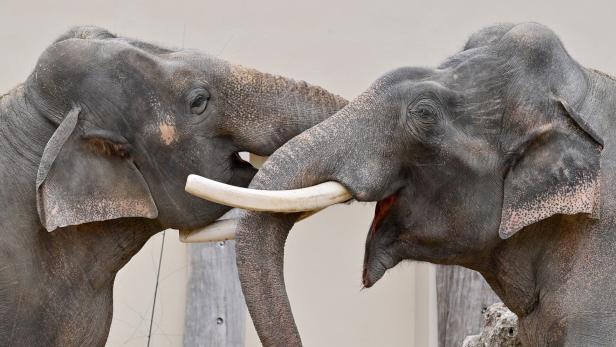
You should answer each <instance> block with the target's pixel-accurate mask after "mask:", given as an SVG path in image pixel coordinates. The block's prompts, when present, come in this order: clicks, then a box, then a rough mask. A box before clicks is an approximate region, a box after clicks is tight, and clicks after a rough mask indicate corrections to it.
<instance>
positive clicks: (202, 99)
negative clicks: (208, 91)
mask: <svg viewBox="0 0 616 347" xmlns="http://www.w3.org/2000/svg"><path fill="white" fill-rule="evenodd" d="M208 100H209V97H207V96H206V95H199V96H197V97H196V98H195V99H194V100H193V101H192V102H191V103H190V112H191V113H193V114H202V113H203V112H205V109H206V108H207V102H208Z"/></svg>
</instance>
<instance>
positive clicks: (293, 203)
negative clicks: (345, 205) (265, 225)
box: [185, 175, 353, 213]
mask: <svg viewBox="0 0 616 347" xmlns="http://www.w3.org/2000/svg"><path fill="white" fill-rule="evenodd" d="M185 189H186V191H187V192H188V193H190V194H192V195H195V196H198V197H200V198H203V199H207V200H210V201H213V202H215V203H219V204H223V205H227V206H233V207H239V208H243V209H247V210H252V211H269V212H287V213H293V212H303V211H312V210H320V209H324V208H326V207H328V206H330V205H334V204H337V203H341V202H345V201H348V200H350V199H351V198H352V197H353V196H352V195H351V192H349V191H348V190H347V189H346V188H345V187H344V186H343V185H342V184H340V183H338V182H333V181H330V182H324V183H321V184H317V185H315V186H311V187H306V188H300V189H293V190H258V189H250V188H241V187H236V186H232V185H228V184H224V183H220V182H217V181H213V180H210V179H208V178H205V177H201V176H197V175H189V176H188V179H187V180H186V188H185Z"/></svg>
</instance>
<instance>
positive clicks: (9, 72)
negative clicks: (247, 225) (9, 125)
mask: <svg viewBox="0 0 616 347" xmlns="http://www.w3.org/2000/svg"><path fill="white" fill-rule="evenodd" d="M613 16H614V5H613V4H612V2H611V1H593V2H592V4H590V3H589V4H584V3H582V2H580V1H542V2H539V1H535V0H523V1H515V2H514V1H509V2H499V1H491V0H482V1H444V0H436V1H429V2H428V1H420V0H398V1H378V2H374V1H372V2H358V1H350V0H344V1H331V0H312V1H305V2H294V1H288V0H277V1H203V0H176V1H158V2H153V1H145V0H141V1H124V0H104V1H103V0H94V1H68V0H55V1H36V2H34V1H32V2H27V1H24V0H2V1H1V2H0V43H1V44H2V54H0V69H1V70H0V71H1V72H0V92H3V91H6V90H8V89H9V88H11V87H13V86H14V85H16V84H17V83H19V82H20V81H23V80H24V79H25V77H26V76H27V74H28V73H29V72H30V71H31V69H32V67H33V66H34V63H35V61H36V58H37V57H38V55H39V54H40V52H41V51H42V50H43V49H44V47H45V46H46V45H48V44H49V43H50V42H51V41H52V40H53V39H54V38H55V37H56V36H58V35H59V34H61V33H62V32H63V31H64V30H66V29H67V28H68V27H70V26H73V25H77V24H95V25H100V26H104V27H106V28H108V29H110V30H111V31H114V32H117V33H120V34H123V35H128V36H134V37H139V38H141V39H145V40H150V41H153V42H159V43H162V44H168V45H173V46H186V47H192V48H200V49H203V50H205V51H207V52H209V53H212V54H215V55H218V56H221V57H223V58H225V59H228V60H231V61H234V62H237V63H242V64H245V65H249V66H253V67H256V68H259V69H262V70H265V71H269V72H273V73H278V74H283V75H288V76H292V77H296V78H300V79H305V80H307V81H310V82H313V83H317V84H319V85H321V86H323V87H325V88H327V89H330V90H332V91H335V92H337V93H339V94H341V95H343V96H345V97H347V98H352V97H353V96H355V95H357V94H358V93H360V92H361V91H362V90H364V89H365V88H366V87H367V86H368V85H369V84H370V83H371V82H372V81H373V80H374V79H375V78H377V77H378V76H379V75H381V74H382V73H384V72H385V71H387V70H389V69H392V68H395V67H398V66H402V65H435V64H436V63H438V62H439V61H441V60H442V59H444V58H445V57H446V56H448V55H449V54H451V53H453V52H454V51H456V50H457V49H459V48H460V47H462V45H463V43H464V41H465V39H466V38H467V36H468V35H469V34H470V33H471V32H473V31H474V30H476V29H478V28H480V27H482V26H484V25H487V24H490V23H494V22H502V21H529V20H532V21H539V22H542V23H544V24H547V25H548V26H550V27H552V28H553V29H554V30H555V31H556V32H558V33H559V34H560V36H561V37H562V39H563V41H564V42H565V44H566V46H567V48H568V49H569V51H570V53H571V54H572V55H573V56H574V57H575V58H576V59H578V60H579V61H580V62H581V63H583V64H584V65H586V66H592V67H595V68H599V69H601V70H604V71H606V72H616V60H615V59H614V56H615V54H616V48H615V47H614V45H613V44H611V42H612V39H613V31H614V24H613ZM372 210H373V204H354V205H352V206H336V207H333V208H330V209H328V210H326V211H324V212H322V213H319V214H318V215H317V216H315V217H314V218H311V219H310V220H307V221H304V222H302V223H301V224H299V225H297V226H296V228H295V229H294V231H293V232H292V235H291V237H290V238H289V242H288V246H287V253H286V261H287V262H286V267H285V270H286V274H287V282H288V289H289V294H290V298H291V302H292V305H293V308H294V312H295V314H296V318H297V322H298V325H299V327H300V329H301V332H302V335H303V337H304V340H305V344H306V345H307V346H435V337H436V336H435V334H436V332H435V331H436V330H435V328H436V327H435V313H434V295H433V283H431V282H430V281H432V279H433V269H432V268H431V267H430V266H428V265H425V264H421V265H420V264H412V263H406V264H402V265H400V266H398V267H397V268H395V269H394V270H392V271H390V272H388V274H387V275H386V276H385V277H384V278H383V279H382V280H381V281H380V282H379V283H378V284H377V285H376V286H375V287H374V288H372V289H370V290H361V288H360V277H361V262H362V257H363V254H362V253H363V240H364V238H365V234H366V231H367V229H368V226H369V224H370V219H371V216H372ZM161 241H162V234H159V235H157V236H156V237H154V238H153V239H152V240H150V242H149V243H148V244H147V245H146V247H145V248H144V249H143V251H142V252H141V253H140V254H139V255H138V256H136V257H135V258H134V259H133V261H131V263H130V264H129V265H128V266H127V267H126V268H125V269H124V270H123V271H121V272H120V274H119V276H118V279H117V283H116V290H115V297H116V301H115V315H114V321H113V325H112V332H111V336H110V339H109V343H108V345H109V346H145V345H146V340H147V339H146V336H147V334H148V327H149V320H150V314H151V311H150V310H151V307H152V298H153V291H154V280H155V274H156V271H157V269H158V258H159V256H160V249H161V248H160V245H161ZM186 271H187V269H186V247H185V246H184V245H182V244H179V243H178V241H177V233H176V232H168V233H167V234H166V241H165V250H164V254H163V266H162V269H161V277H160V278H161V282H160V288H159V297H158V298H159V301H158V302H157V308H156V312H155V315H154V317H155V321H154V322H155V323H154V328H153V339H152V344H151V345H152V346H178V345H180V343H181V340H182V339H181V335H182V327H183V312H184V306H183V305H184V285H185V283H186ZM206 294H207V293H204V295H206ZM247 326H248V331H247V342H246V345H247V346H257V345H258V342H257V339H256V335H255V333H254V331H253V330H252V325H250V324H248V325H247Z"/></svg>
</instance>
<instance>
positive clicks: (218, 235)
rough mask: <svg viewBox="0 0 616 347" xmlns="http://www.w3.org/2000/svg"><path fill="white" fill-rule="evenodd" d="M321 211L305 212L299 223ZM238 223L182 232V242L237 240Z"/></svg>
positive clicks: (222, 221)
mask: <svg viewBox="0 0 616 347" xmlns="http://www.w3.org/2000/svg"><path fill="white" fill-rule="evenodd" d="M319 211H320V210H316V211H308V212H304V213H302V214H301V216H300V217H299V218H298V221H300V220H302V219H304V218H308V217H310V216H312V215H313V214H315V213H317V212H319ZM238 222H239V218H233V219H219V220H217V221H215V222H214V223H212V224H210V225H208V226H206V227H204V228H201V229H194V230H180V241H181V242H184V243H201V242H218V241H226V240H235V230H236V227H237V223H238Z"/></svg>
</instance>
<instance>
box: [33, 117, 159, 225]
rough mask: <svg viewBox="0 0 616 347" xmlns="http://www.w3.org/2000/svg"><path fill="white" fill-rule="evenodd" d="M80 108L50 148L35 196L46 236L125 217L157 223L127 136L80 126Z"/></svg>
mask: <svg viewBox="0 0 616 347" xmlns="http://www.w3.org/2000/svg"><path fill="white" fill-rule="evenodd" d="M80 112H81V109H80V108H79V107H77V106H75V107H73V109H72V110H71V111H70V112H69V113H68V114H67V115H66V116H65V117H64V120H63V121H62V122H61V123H60V125H59V126H58V128H57V129H56V131H55V132H54V134H53V135H52V137H51V139H50V140H49V142H48V143H47V145H46V146H45V150H44V152H43V156H42V159H41V162H40V164H39V169H38V174H37V180H36V192H37V208H38V213H39V217H40V220H41V223H42V224H43V226H44V227H45V228H46V229H47V231H53V230H55V229H56V228H59V227H64V226H68V225H79V224H83V223H89V222H97V221H105V220H111V219H116V218H124V217H145V218H156V217H157V216H158V209H157V208H156V204H155V203H154V200H153V199H152V196H151V195H150V190H149V188H148V186H147V184H146V182H145V180H144V178H143V176H142V174H141V172H139V170H138V168H137V167H136V166H135V164H134V162H133V160H132V159H131V157H130V155H129V150H130V145H129V143H128V142H127V141H126V139H124V138H123V137H121V136H119V135H117V134H115V133H112V132H109V131H104V130H88V131H86V130H83V129H81V127H79V126H77V124H78V121H79V115H80Z"/></svg>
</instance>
